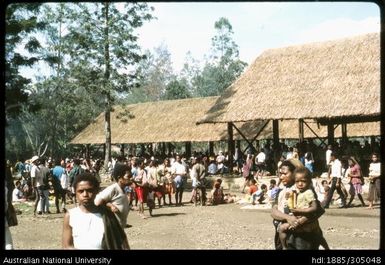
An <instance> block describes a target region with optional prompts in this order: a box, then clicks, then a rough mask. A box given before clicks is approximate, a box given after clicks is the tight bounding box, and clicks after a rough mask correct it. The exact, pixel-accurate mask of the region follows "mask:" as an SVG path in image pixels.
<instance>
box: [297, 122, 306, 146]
mask: <svg viewBox="0 0 385 265" xmlns="http://www.w3.org/2000/svg"><path fill="white" fill-rule="evenodd" d="M298 133H299V137H298V139H299V142H300V143H303V140H304V138H305V137H304V130H303V119H299V120H298Z"/></svg>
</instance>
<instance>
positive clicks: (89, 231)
mask: <svg viewBox="0 0 385 265" xmlns="http://www.w3.org/2000/svg"><path fill="white" fill-rule="evenodd" d="M68 212H69V215H70V220H69V224H70V226H71V227H72V237H73V241H74V247H75V248H76V249H102V239H103V235H104V223H103V218H102V215H101V214H100V213H85V212H83V211H82V210H80V208H79V207H76V208H73V209H70V210H69V211H68Z"/></svg>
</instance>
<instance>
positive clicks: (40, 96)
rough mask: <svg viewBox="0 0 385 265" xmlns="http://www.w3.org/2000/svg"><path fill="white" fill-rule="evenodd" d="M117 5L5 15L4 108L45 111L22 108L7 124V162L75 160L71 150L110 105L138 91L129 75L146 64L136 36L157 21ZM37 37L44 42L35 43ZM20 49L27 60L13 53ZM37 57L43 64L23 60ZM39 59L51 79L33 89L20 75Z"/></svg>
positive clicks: (13, 9)
mask: <svg viewBox="0 0 385 265" xmlns="http://www.w3.org/2000/svg"><path fill="white" fill-rule="evenodd" d="M116 5H117V4H113V3H81V4H74V3H47V4H39V5H36V6H37V7H39V8H32V7H34V6H35V5H34V4H24V5H17V6H16V5H15V6H14V5H12V6H10V7H9V8H8V9H7V19H8V20H7V36H6V38H7V39H6V43H7V47H6V50H7V54H6V55H7V60H8V61H7V63H8V65H9V66H8V69H7V71H6V74H7V82H9V83H10V84H9V85H8V86H7V105H8V104H9V103H11V101H10V100H9V101H8V98H9V99H12V98H17V99H18V102H20V101H23V102H28V103H29V105H28V106H32V104H33V106H41V108H40V109H37V111H36V112H34V113H33V112H31V108H30V107H29V108H27V107H23V105H22V104H20V106H19V111H18V112H17V113H16V112H15V115H14V117H15V118H13V119H9V120H10V125H9V128H8V129H7V132H6V146H7V157H16V156H19V155H21V154H22V153H24V157H30V156H31V155H34V154H41V153H43V152H45V154H46V155H49V156H52V157H56V156H61V157H64V156H66V155H68V154H70V153H71V152H72V151H75V149H76V148H75V147H74V146H71V145H68V143H69V142H70V140H71V139H72V138H73V137H74V136H75V135H77V134H78V133H79V132H80V131H81V130H82V129H84V128H85V127H86V126H87V125H88V124H89V123H90V122H91V121H92V120H93V119H94V118H95V117H96V116H97V115H98V114H100V112H102V111H103V110H105V107H106V105H105V103H106V98H107V99H108V103H109V104H108V105H107V106H111V104H113V102H114V99H115V98H116V97H117V96H119V95H120V94H121V92H122V91H129V90H130V89H131V88H132V87H134V85H135V84H136V80H135V76H136V73H135V72H132V71H131V69H133V68H134V67H133V66H134V65H135V64H136V63H137V62H138V61H140V60H141V59H142V58H143V57H144V56H142V55H141V54H140V47H139V46H138V45H137V43H136V40H137V37H136V36H135V34H134V33H135V32H134V30H135V28H137V27H139V26H141V25H142V24H143V22H144V21H146V20H149V19H151V18H152V16H151V15H150V14H149V12H150V10H151V9H150V8H148V6H147V4H143V3H141V4H138V3H128V4H126V5H125V8H123V9H121V11H119V10H118V9H117V7H116ZM106 8H108V12H106V11H107V9H106ZM31 10H34V11H36V12H35V13H34V16H32V15H30V13H31V12H32V11H31ZM122 10H123V11H122ZM106 15H107V16H106ZM40 21H43V22H44V23H40ZM43 24H44V25H46V27H44V28H43V27H42V26H43ZM33 32H37V33H38V34H39V35H38V36H39V38H37V37H36V36H37V35H30V33H33ZM27 36H28V38H27ZM37 40H39V41H40V42H39V41H37ZM20 44H23V46H22V47H21V48H22V49H23V53H18V52H16V47H17V46H20ZM34 51H36V52H38V54H37V55H38V56H26V55H24V54H31V53H33V52H34ZM106 55H108V56H106ZM38 59H42V60H44V61H45V62H46V65H47V66H48V67H49V68H50V69H51V75H50V76H48V77H46V78H44V77H42V76H41V77H40V78H39V80H38V82H37V83H36V84H34V85H31V80H28V79H25V78H24V77H22V76H21V75H19V72H18V70H19V69H18V67H19V66H26V65H32V64H33V63H35V62H36V61H37V60H38ZM11 82H12V83H11ZM16 86H19V87H20V88H21V89H14V87H16ZM8 87H10V88H12V89H9V91H8ZM27 90H28V93H26V91H27ZM18 93H19V94H18ZM104 96H107V97H104ZM10 107H11V106H10ZM10 107H9V108H10ZM107 110H108V111H109V108H107ZM44 150H46V151H44Z"/></svg>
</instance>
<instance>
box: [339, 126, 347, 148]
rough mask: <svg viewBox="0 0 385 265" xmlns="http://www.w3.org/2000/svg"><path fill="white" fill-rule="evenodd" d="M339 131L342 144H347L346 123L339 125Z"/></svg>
mask: <svg viewBox="0 0 385 265" xmlns="http://www.w3.org/2000/svg"><path fill="white" fill-rule="evenodd" d="M341 131H342V143H343V144H344V145H345V144H346V143H347V142H348V131H347V126H346V123H342V124H341Z"/></svg>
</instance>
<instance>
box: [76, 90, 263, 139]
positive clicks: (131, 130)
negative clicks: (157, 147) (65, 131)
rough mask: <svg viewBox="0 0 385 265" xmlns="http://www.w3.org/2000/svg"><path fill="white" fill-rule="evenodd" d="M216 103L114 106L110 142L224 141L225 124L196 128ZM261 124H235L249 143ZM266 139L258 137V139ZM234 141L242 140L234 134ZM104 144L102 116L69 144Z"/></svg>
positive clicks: (187, 101) (201, 100)
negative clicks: (197, 122)
mask: <svg viewBox="0 0 385 265" xmlns="http://www.w3.org/2000/svg"><path fill="white" fill-rule="evenodd" d="M217 99H218V97H206V98H189V99H179V100H165V101H157V102H146V103H137V104H130V105H125V106H123V105H119V106H114V107H113V111H112V112H111V142H112V143H113V144H119V143H127V144H130V143H160V142H206V141H207V142H209V141H221V140H227V127H226V124H215V125H213V124H202V125H197V124H196V121H197V120H198V119H199V118H201V117H202V116H203V115H204V113H205V112H206V111H207V110H208V109H209V108H210V107H211V106H212V105H213V104H214V102H215V101H216V100H217ZM264 124H265V123H264V122H261V121H254V122H251V123H248V124H245V123H236V125H237V126H239V128H240V129H241V130H242V132H244V135H245V136H246V138H249V139H250V138H253V137H254V136H255V132H256V131H258V130H259V129H260V128H261V127H262V126H264ZM265 134H269V132H265ZM266 136H267V135H264V134H261V135H260V136H258V137H259V138H258V139H261V138H265V137H266ZM234 138H235V139H241V138H242V137H241V136H240V135H239V134H238V133H235V134H234ZM104 142H105V135H104V113H101V114H100V115H99V116H98V117H97V118H96V119H95V120H94V121H93V122H92V123H91V124H90V125H89V126H87V127H86V128H85V129H84V130H83V131H81V132H80V133H79V134H78V135H77V136H76V137H75V138H74V139H73V140H72V141H71V143H72V144H103V143H104Z"/></svg>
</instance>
